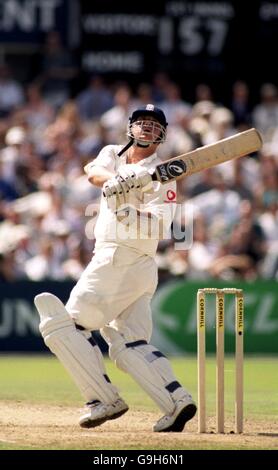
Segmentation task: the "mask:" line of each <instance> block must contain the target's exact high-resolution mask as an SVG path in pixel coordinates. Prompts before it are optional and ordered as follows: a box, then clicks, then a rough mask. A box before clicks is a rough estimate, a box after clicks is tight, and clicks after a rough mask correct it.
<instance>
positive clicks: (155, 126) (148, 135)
mask: <svg viewBox="0 0 278 470" xmlns="http://www.w3.org/2000/svg"><path fill="white" fill-rule="evenodd" d="M127 135H128V136H129V137H131V138H132V139H134V140H135V141H137V142H144V143H149V144H158V143H162V142H165V139H166V128H165V127H163V126H162V125H161V124H160V123H159V122H157V121H153V120H144V119H141V120H138V121H134V122H130V123H129V124H128V127H127Z"/></svg>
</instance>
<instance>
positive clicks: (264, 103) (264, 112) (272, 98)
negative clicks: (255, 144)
mask: <svg viewBox="0 0 278 470" xmlns="http://www.w3.org/2000/svg"><path fill="white" fill-rule="evenodd" d="M252 119H253V123H254V126H255V127H256V128H257V129H258V130H259V131H260V132H261V133H262V136H263V140H264V143H266V142H270V141H271V140H272V136H273V133H274V131H275V128H277V127H278V94H277V87H276V86H275V85H273V84H272V83H265V84H264V85H263V86H262V88H261V102H260V104H258V105H257V106H255V108H254V110H253V114H252Z"/></svg>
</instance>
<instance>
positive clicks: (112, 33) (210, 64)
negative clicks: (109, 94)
mask: <svg viewBox="0 0 278 470" xmlns="http://www.w3.org/2000/svg"><path fill="white" fill-rule="evenodd" d="M81 38H82V41H81V42H82V51H81V61H82V66H83V68H84V70H87V71H88V72H92V73H106V74H109V75H111V76H113V77H123V76H124V77H125V78H128V77H130V78H131V79H132V77H133V79H134V80H136V79H138V80H144V79H145V80H147V79H149V78H150V77H152V76H153V74H155V73H156V72H158V71H165V72H167V73H169V74H170V76H172V77H173V78H175V79H176V80H178V81H181V80H187V79H188V80H189V81H191V82H208V83H214V84H215V85H219V86H225V84H227V83H229V82H232V81H234V80H235V79H245V80H248V81H249V82H252V83H255V84H256V83H257V84H259V83H261V82H262V81H272V82H276V81H277V79H278V72H277V70H278V68H277V67H276V65H275V62H276V57H277V43H278V1H259V0H252V1H251V0H250V1H247V0H241V1H240V0H239V1H183V0H159V1H153V2H151V1H150V0H149V1H146V0H142V1H140V3H139V2H130V4H127V3H126V1H124V2H121V1H120V0H117V2H115V1H107V0H94V2H86V1H81Z"/></svg>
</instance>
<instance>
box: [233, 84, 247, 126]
mask: <svg viewBox="0 0 278 470" xmlns="http://www.w3.org/2000/svg"><path fill="white" fill-rule="evenodd" d="M231 111H232V113H233V115H234V124H235V127H236V128H237V129H238V130H239V131H244V130H246V129H247V128H249V127H251V107H250V103H249V88H248V86H247V84H246V83H245V82H242V81H240V80H239V81H237V82H235V83H234V85H233V89H232V102H231Z"/></svg>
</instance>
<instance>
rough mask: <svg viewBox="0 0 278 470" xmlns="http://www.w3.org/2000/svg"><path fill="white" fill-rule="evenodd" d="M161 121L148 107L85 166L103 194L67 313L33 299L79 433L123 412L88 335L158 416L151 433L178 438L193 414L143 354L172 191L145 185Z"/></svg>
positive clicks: (161, 369) (45, 298)
mask: <svg viewBox="0 0 278 470" xmlns="http://www.w3.org/2000/svg"><path fill="white" fill-rule="evenodd" d="M166 129H167V122H166V118H165V115H164V112H163V111H162V110H161V109H159V108H157V107H155V106H154V105H152V104H148V105H146V106H145V107H143V108H141V109H136V110H135V111H134V112H133V113H132V115H131V117H130V118H129V123H128V130H127V136H128V138H129V142H128V144H127V145H126V146H125V147H124V146H122V145H107V146H105V147H104V148H103V149H102V150H101V152H100V153H99V155H98V156H97V158H96V159H95V160H93V161H92V162H91V163H89V164H88V165H86V167H85V171H86V173H87V175H88V180H89V181H90V182H91V183H92V184H93V185H96V186H98V187H101V188H102V190H103V195H102V198H101V204H100V212H99V216H98V220H97V223H96V226H95V238H96V244H95V250H94V256H93V258H92V260H91V262H90V263H89V265H88V266H87V267H86V269H85V270H84V272H83V274H82V275H81V278H80V279H79V281H78V282H77V284H76V285H75V287H74V288H73V290H72V292H71V294H70V297H69V300H68V302H67V304H66V305H65V306H64V305H63V303H62V302H61V301H60V300H59V299H58V298H57V297H55V296H54V295H52V294H50V293H42V294H39V295H37V296H36V297H35V305H36V307H37V309H38V312H39V315H40V332H41V334H42V336H43V338H44V341H45V344H46V345H47V346H48V347H49V349H50V350H51V351H52V352H53V353H54V354H55V355H56V356H57V357H58V359H59V360H60V361H61V363H62V364H63V365H64V367H65V368H66V369H67V371H68V372H69V373H70V375H71V376H72V378H73V380H74V382H75V383H76V385H77V387H78V388H79V390H80V392H81V393H82V395H83V396H84V397H85V399H86V401H87V403H86V406H85V411H84V413H83V414H82V416H81V417H80V420H79V424H80V426H82V427H84V428H93V427H95V426H99V425H100V424H102V423H104V422H105V421H107V420H110V419H115V418H118V417H120V416H121V415H123V414H124V413H126V412H127V411H128V405H127V404H126V403H125V402H124V400H123V399H122V398H121V397H120V396H119V393H118V391H117V389H116V387H115V386H114V385H113V384H112V383H111V382H110V380H109V377H108V376H107V374H106V371H105V367H104V361H103V357H102V354H101V351H100V349H99V347H98V346H97V344H96V343H95V342H94V340H93V338H92V336H91V331H94V330H100V333H101V335H102V336H103V338H104V339H105V340H106V342H107V343H108V345H109V355H110V358H111V359H112V360H113V361H114V362H115V364H116V365H117V367H119V368H120V369H121V370H123V371H125V372H127V373H128V374H130V375H131V376H132V377H133V379H134V380H135V381H136V382H137V383H138V384H139V385H140V386H141V387H142V389H143V390H145V392H146V393H147V394H148V395H149V396H150V397H151V398H152V399H153V401H154V402H155V403H156V404H157V406H158V407H159V408H160V410H161V412H162V413H163V416H162V418H160V419H159V420H158V421H157V423H156V424H155V425H154V427H153V430H154V431H155V432H181V431H182V430H183V429H184V426H185V423H186V422H187V421H188V420H190V419H191V418H193V416H194V415H195V413H196V405H195V403H194V401H193V399H192V396H191V395H190V394H189V393H188V392H187V390H185V388H184V387H183V386H182V385H181V384H180V383H179V382H178V381H177V379H176V377H175V376H174V374H173V371H172V368H171V366H170V363H169V361H168V359H166V357H165V356H164V355H163V354H162V353H161V352H160V351H158V350H157V349H156V348H155V347H154V346H152V345H151V344H150V338H151V333H152V316H151V308H150V302H151V299H152V297H153V294H154V292H155V290H156V287H157V266H156V263H155V260H154V257H155V254H156V250H157V245H158V241H159V239H161V237H162V236H163V234H165V233H166V232H167V229H169V227H170V225H171V222H172V219H173V215H174V209H175V204H176V199H175V195H176V183H175V182H170V183H169V184H164V185H161V184H160V183H159V182H157V181H155V182H153V181H152V179H151V176H150V173H151V172H152V171H153V170H154V168H155V167H156V166H157V165H158V164H159V163H161V161H160V160H159V158H158V157H157V154H156V149H157V147H158V146H159V144H161V143H163V142H164V141H165V139H166Z"/></svg>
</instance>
